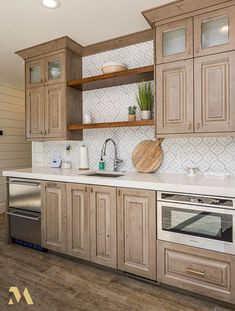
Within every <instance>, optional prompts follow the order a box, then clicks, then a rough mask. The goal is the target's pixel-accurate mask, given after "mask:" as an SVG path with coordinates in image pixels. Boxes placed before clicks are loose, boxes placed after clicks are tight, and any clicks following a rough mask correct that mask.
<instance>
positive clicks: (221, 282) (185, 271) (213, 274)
mask: <svg viewBox="0 0 235 311" xmlns="http://www.w3.org/2000/svg"><path fill="white" fill-rule="evenodd" d="M165 268H166V275H172V276H174V275H175V276H179V277H180V278H181V279H188V280H191V281H193V282H196V283H198V284H205V283H210V284H213V285H215V286H218V287H223V288H225V289H227V290H229V289H230V265H229V263H228V262H222V261H217V260H214V259H209V258H203V257H200V256H196V255H190V254H186V253H179V252H177V251H173V250H168V249H166V250H165Z"/></svg>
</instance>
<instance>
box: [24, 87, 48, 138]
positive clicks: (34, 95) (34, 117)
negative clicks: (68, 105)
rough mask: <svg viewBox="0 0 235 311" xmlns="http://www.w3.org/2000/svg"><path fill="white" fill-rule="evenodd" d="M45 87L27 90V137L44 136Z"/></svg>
mask: <svg viewBox="0 0 235 311" xmlns="http://www.w3.org/2000/svg"><path fill="white" fill-rule="evenodd" d="M44 108H45V107H44V88H43V87H41V88H34V89H29V90H28V91H27V92H26V138H29V139H33V138H43V137H44Z"/></svg>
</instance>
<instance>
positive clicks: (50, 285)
mask: <svg viewBox="0 0 235 311" xmlns="http://www.w3.org/2000/svg"><path fill="white" fill-rule="evenodd" d="M11 286H17V287H18V288H19V289H20V290H21V291H23V290H24V288H25V287H27V288H28V290H29V292H30V294H31V296H32V299H33V302H34V305H33V306H26V304H25V301H24V300H23V299H22V300H21V301H20V303H19V304H18V305H17V306H16V305H15V306H8V305H7V304H8V301H9V298H10V294H9V293H8V291H9V288H10V287H11ZM13 299H14V298H13ZM10 308H11V309H12V310H29V309H30V310H38V311H44V310H45V311H47V310H48V311H54V310H55V311H65V310H66V311H67V310H68V311H73V310H98V311H99V310H100V311H106V310H108V311H120V310H121V311H158V310H159V311H196V310H200V311H212V310H213V311H228V310H232V309H231V308H230V307H223V306H219V305H218V304H216V303H212V302H208V301H206V300H201V299H198V298H193V297H190V296H188V295H185V294H181V293H177V292H174V291H172V290H169V289H165V288H162V287H159V286H156V285H153V284H149V283H146V282H143V281H139V280H136V279H133V278H130V277H128V276H126V275H123V274H117V273H116V272H114V271H110V270H105V269H102V268H99V267H95V266H92V265H90V264H87V263H85V262H81V261H75V260H72V259H70V258H64V257H60V256H57V255H54V254H50V253H41V252H38V251H34V250H30V249H27V248H24V247H21V246H17V245H13V244H8V245H6V244H4V243H3V242H0V310H1V311H5V310H10Z"/></svg>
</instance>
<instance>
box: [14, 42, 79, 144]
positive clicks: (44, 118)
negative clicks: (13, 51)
mask: <svg viewBox="0 0 235 311" xmlns="http://www.w3.org/2000/svg"><path fill="white" fill-rule="evenodd" d="M81 53H82V51H81V47H80V46H79V45H78V44H77V43H75V42H74V41H72V40H71V39H69V38H68V37H63V38H60V39H57V40H54V41H50V42H47V43H44V44H41V45H38V46H35V47H32V48H29V49H25V50H22V51H19V52H17V54H18V55H20V56H21V57H22V58H24V59H25V63H26V65H25V74H26V139H27V140H73V139H75V140H81V139H82V131H76V132H73V133H71V132H70V131H69V130H68V129H67V125H68V124H69V123H81V121H82V94H81V91H80V90H77V89H72V88H68V87H67V86H66V81H67V80H69V79H80V78H81V75H82V72H81V68H82V56H81Z"/></svg>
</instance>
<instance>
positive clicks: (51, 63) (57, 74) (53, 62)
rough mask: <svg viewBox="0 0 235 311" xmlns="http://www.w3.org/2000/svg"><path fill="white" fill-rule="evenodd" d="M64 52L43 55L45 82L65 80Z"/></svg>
mask: <svg viewBox="0 0 235 311" xmlns="http://www.w3.org/2000/svg"><path fill="white" fill-rule="evenodd" d="M65 63H66V61H65V53H59V54H56V55H52V56H48V57H45V84H46V85H50V84H57V83H62V82H66V81H65V80H66V71H65V65H66V64H65Z"/></svg>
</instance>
